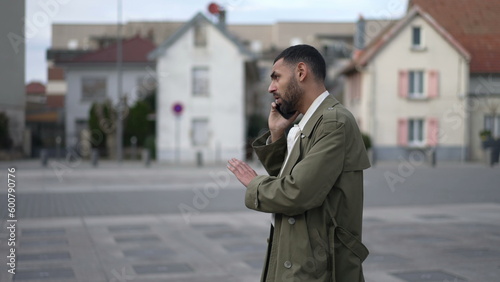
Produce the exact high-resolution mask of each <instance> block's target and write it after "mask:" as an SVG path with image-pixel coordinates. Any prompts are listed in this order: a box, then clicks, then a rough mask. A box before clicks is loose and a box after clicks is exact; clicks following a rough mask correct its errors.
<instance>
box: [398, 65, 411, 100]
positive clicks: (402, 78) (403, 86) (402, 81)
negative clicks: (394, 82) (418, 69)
mask: <svg viewBox="0 0 500 282" xmlns="http://www.w3.org/2000/svg"><path fill="white" fill-rule="evenodd" d="M398 86H399V89H398V92H399V93H398V94H399V97H403V98H405V97H408V88H409V87H408V71H405V70H400V71H399V81H398Z"/></svg>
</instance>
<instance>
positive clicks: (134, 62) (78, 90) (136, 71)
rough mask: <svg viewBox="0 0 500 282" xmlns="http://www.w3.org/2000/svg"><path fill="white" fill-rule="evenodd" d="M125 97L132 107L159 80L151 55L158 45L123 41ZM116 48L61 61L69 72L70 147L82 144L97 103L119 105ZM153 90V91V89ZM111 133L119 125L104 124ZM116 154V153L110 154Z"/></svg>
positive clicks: (67, 124) (67, 119) (139, 40)
mask: <svg viewBox="0 0 500 282" xmlns="http://www.w3.org/2000/svg"><path fill="white" fill-rule="evenodd" d="M122 45H123V49H122V50H123V53H122V61H123V64H122V93H121V96H122V97H126V101H127V103H128V105H131V104H133V103H134V101H135V100H136V99H137V97H138V95H141V94H142V93H143V92H144V89H145V87H148V85H149V84H150V82H151V81H152V80H155V69H154V62H151V61H149V60H148V59H147V54H149V52H151V51H152V50H154V48H155V46H154V44H153V43H152V42H151V41H149V40H148V39H145V38H141V37H139V36H136V37H133V38H131V39H127V40H124V41H123V44H122ZM116 48H117V45H116V44H112V45H110V46H108V47H105V48H102V49H98V50H96V51H93V52H90V53H86V54H83V55H81V56H79V57H76V58H72V59H70V60H68V61H64V60H59V61H57V62H56V63H57V65H58V66H61V67H63V68H64V69H65V79H66V83H67V94H66V99H65V109H66V110H65V132H66V140H65V141H66V146H67V147H73V146H75V145H77V144H78V142H79V140H80V138H81V132H82V130H84V129H87V128H88V119H89V111H90V108H91V106H92V104H93V103H94V102H99V103H102V102H104V101H106V100H109V101H111V103H112V104H113V105H115V106H116V105H118V102H119V96H120V95H119V93H118V91H119V90H118V71H117V67H116V58H117V56H116V54H117V52H116ZM149 90H152V89H149ZM104 122H106V123H107V124H108V125H109V126H108V127H109V129H110V130H111V131H113V130H114V128H116V121H115V120H109V121H104ZM109 153H113V152H109Z"/></svg>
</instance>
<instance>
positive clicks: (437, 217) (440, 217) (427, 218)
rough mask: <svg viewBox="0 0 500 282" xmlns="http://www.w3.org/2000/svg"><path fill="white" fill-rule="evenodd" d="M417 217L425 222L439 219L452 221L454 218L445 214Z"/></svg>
mask: <svg viewBox="0 0 500 282" xmlns="http://www.w3.org/2000/svg"><path fill="white" fill-rule="evenodd" d="M417 217H418V218H421V219H425V220H440V219H453V218H455V217H454V216H451V215H447V214H425V215H419V216H417Z"/></svg>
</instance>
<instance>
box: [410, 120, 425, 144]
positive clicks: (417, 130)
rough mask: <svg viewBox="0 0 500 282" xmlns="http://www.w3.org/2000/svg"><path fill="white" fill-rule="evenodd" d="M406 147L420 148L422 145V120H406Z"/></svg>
mask: <svg viewBox="0 0 500 282" xmlns="http://www.w3.org/2000/svg"><path fill="white" fill-rule="evenodd" d="M408 145H410V146H422V145H424V120H423V119H409V120H408Z"/></svg>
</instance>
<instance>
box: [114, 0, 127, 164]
mask: <svg viewBox="0 0 500 282" xmlns="http://www.w3.org/2000/svg"><path fill="white" fill-rule="evenodd" d="M117 1H118V3H117V4H118V5H117V6H118V15H117V16H118V17H117V18H118V19H117V20H118V34H117V48H116V73H117V83H118V85H117V91H118V114H117V121H116V159H117V160H118V162H122V160H123V142H122V139H123V138H122V137H123V108H124V106H125V105H123V102H124V101H123V97H122V91H123V90H122V56H123V50H122V47H123V46H122V0H117Z"/></svg>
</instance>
